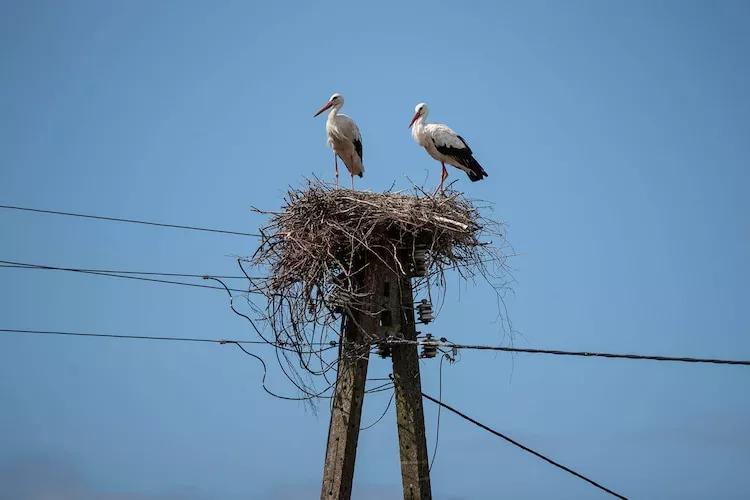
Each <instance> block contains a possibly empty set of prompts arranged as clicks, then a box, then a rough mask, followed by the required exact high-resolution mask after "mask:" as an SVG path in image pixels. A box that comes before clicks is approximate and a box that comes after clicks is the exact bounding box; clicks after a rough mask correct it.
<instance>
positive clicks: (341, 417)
mask: <svg viewBox="0 0 750 500" xmlns="http://www.w3.org/2000/svg"><path fill="white" fill-rule="evenodd" d="M385 271H387V267H386V266H385V265H384V264H383V263H382V262H381V261H380V260H379V259H377V258H373V257H372V256H369V255H368V259H367V261H366V262H364V263H363V265H362V267H361V271H359V274H360V276H358V277H359V279H358V280H357V281H358V282H359V283H360V286H359V287H358V288H360V290H358V291H360V292H370V293H372V294H373V295H374V296H375V297H374V299H375V300H371V301H370V306H371V308H370V314H367V312H362V311H358V310H354V311H352V315H351V317H349V316H346V315H344V317H343V319H342V321H344V332H343V334H342V336H341V349H340V351H339V363H338V373H337V375H336V391H335V393H334V395H333V408H332V411H331V423H330V425H329V427H328V445H327V446H326V461H325V468H324V469H323V489H322V491H321V494H320V498H321V500H349V499H350V498H351V495H352V482H353V480H354V461H355V458H356V455H357V441H358V440H359V428H360V422H361V419H362V403H363V400H364V397H365V383H366V380H367V364H368V362H369V356H370V348H369V345H368V344H369V343H370V342H372V340H374V339H373V337H374V336H375V335H376V334H377V332H378V326H379V323H380V318H379V317H378V316H377V315H376V314H375V312H376V311H377V308H376V306H377V305H378V304H377V302H379V301H377V297H378V295H379V293H378V292H381V291H382V290H383V278H384V277H385Z"/></svg>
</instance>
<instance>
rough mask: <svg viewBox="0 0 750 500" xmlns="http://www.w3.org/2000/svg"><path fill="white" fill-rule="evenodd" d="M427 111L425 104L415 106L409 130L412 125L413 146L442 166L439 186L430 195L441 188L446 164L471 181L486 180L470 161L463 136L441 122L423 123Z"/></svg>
mask: <svg viewBox="0 0 750 500" xmlns="http://www.w3.org/2000/svg"><path fill="white" fill-rule="evenodd" d="M429 112H430V108H428V107H427V104H425V103H419V104H417V106H416V107H415V108H414V117H413V118H412V119H411V123H409V128H411V127H412V125H414V128H413V129H412V131H411V135H412V137H413V138H414V140H415V141H416V143H417V144H419V145H420V146H422V147H423V148H425V150H426V151H427V153H428V154H429V155H430V156H432V157H433V158H435V159H436V160H437V161H439V162H440V164H441V165H442V166H443V172H442V174H441V175H440V185H439V186H438V187H437V188H436V189H435V192H434V193H432V195H433V196H435V194H436V193H437V192H438V190H441V189H442V188H443V182H444V181H445V179H447V178H448V170H446V168H445V164H446V163H447V164H448V165H451V166H454V167H456V168H459V169H461V170H463V171H464V172H466V175H468V176H469V179H471V182H476V181H481V180H482V178H484V177H487V172H485V171H484V169H483V168H482V166H481V165H480V164H479V162H478V161H477V160H476V159H475V158H474V155H473V153H472V152H471V148H470V147H469V145H468V144H466V141H465V140H464V139H463V137H461V136H460V135H458V134H457V133H455V132H454V131H453V130H451V129H450V128H449V127H448V126H446V125H443V124H441V123H425V121H426V120H427V114H428V113H429Z"/></svg>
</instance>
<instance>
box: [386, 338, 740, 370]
mask: <svg viewBox="0 0 750 500" xmlns="http://www.w3.org/2000/svg"><path fill="white" fill-rule="evenodd" d="M386 344H394V345H395V344H416V345H423V344H424V342H422V341H420V340H416V341H414V340H402V339H393V340H388V341H387V342H386ZM429 345H430V346H435V344H434V343H430V344H429ZM437 347H448V348H456V349H471V350H478V351H503V352H520V353H526V354H552V355H555V356H581V357H587V358H613V359H641V360H649V361H676V362H682V363H710V364H716V365H742V366H750V360H738V359H714V358H690V357H676V356H655V355H650V354H616V353H610V352H591V351H562V350H559V349H527V348H523V347H505V346H496V345H471V344H453V343H451V342H447V341H445V339H443V341H442V342H440V343H438V344H437Z"/></svg>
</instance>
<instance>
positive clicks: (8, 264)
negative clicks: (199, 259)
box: [0, 260, 261, 293]
mask: <svg viewBox="0 0 750 500" xmlns="http://www.w3.org/2000/svg"><path fill="white" fill-rule="evenodd" d="M0 267H5V268H8V269H36V270H44V271H66V272H72V273H80V274H91V275H95V276H109V277H111V278H121V279H129V280H137V281H148V282H151V283H164V284H168V285H181V286H190V287H194V288H210V289H213V290H224V287H221V286H216V285H205V284H199V283H186V282H184V281H174V280H163V279H158V278H147V277H144V276H135V274H146V273H136V272H135V271H126V273H128V274H125V273H122V272H120V271H107V270H98V269H76V268H72V267H56V266H43V265H40V264H28V263H23V262H13V261H9V260H0ZM148 275H152V276H172V275H174V276H180V275H178V274H176V273H155V272H153V273H148ZM181 276H182V277H196V278H203V279H206V278H209V277H213V276H210V275H205V274H204V275H181ZM242 278H243V279H245V277H244V276H243V277H242ZM224 279H227V278H226V277H225V278H224ZM254 279H261V278H250V280H251V281H252V280H254ZM230 290H231V291H233V292H238V293H256V292H257V290H253V289H248V290H241V289H239V288H230Z"/></svg>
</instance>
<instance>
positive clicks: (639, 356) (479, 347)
mask: <svg viewBox="0 0 750 500" xmlns="http://www.w3.org/2000/svg"><path fill="white" fill-rule="evenodd" d="M0 332H3V333H28V334H35V333H38V334H50V335H70V336H79V337H108V338H118V339H141V340H173V341H183V342H213V343H235V344H256V343H257V344H269V343H271V342H269V341H266V340H262V341H261V340H258V341H246V340H213V339H200V338H184V337H156V336H142V335H114V334H104V333H79V332H61V331H47V330H18V329H9V328H0ZM391 343H393V344H415V345H423V343H422V342H421V341H419V340H418V341H403V340H402V341H394V342H391ZM376 344H378V342H373V343H372V344H370V345H371V346H374V345H376ZM298 345H302V344H298ZM305 345H307V344H305ZM313 345H326V346H336V345H337V343H336V342H335V341H330V342H322V343H316V344H313ZM430 345H433V344H430ZM440 346H441V347H456V348H458V349H471V350H474V349H475V350H481V351H505V352H522V353H529V354H551V355H557V356H583V357H602V358H619V359H640V360H653V361H681V362H688V363H712V364H722V365H741V366H750V360H731V359H710V358H681V357H670V356H651V355H645V354H613V353H602V352H588V351H580V352H579V351H560V350H554V349H524V348H520V347H504V346H488V345H471V344H451V343H442V344H441V345H440Z"/></svg>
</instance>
